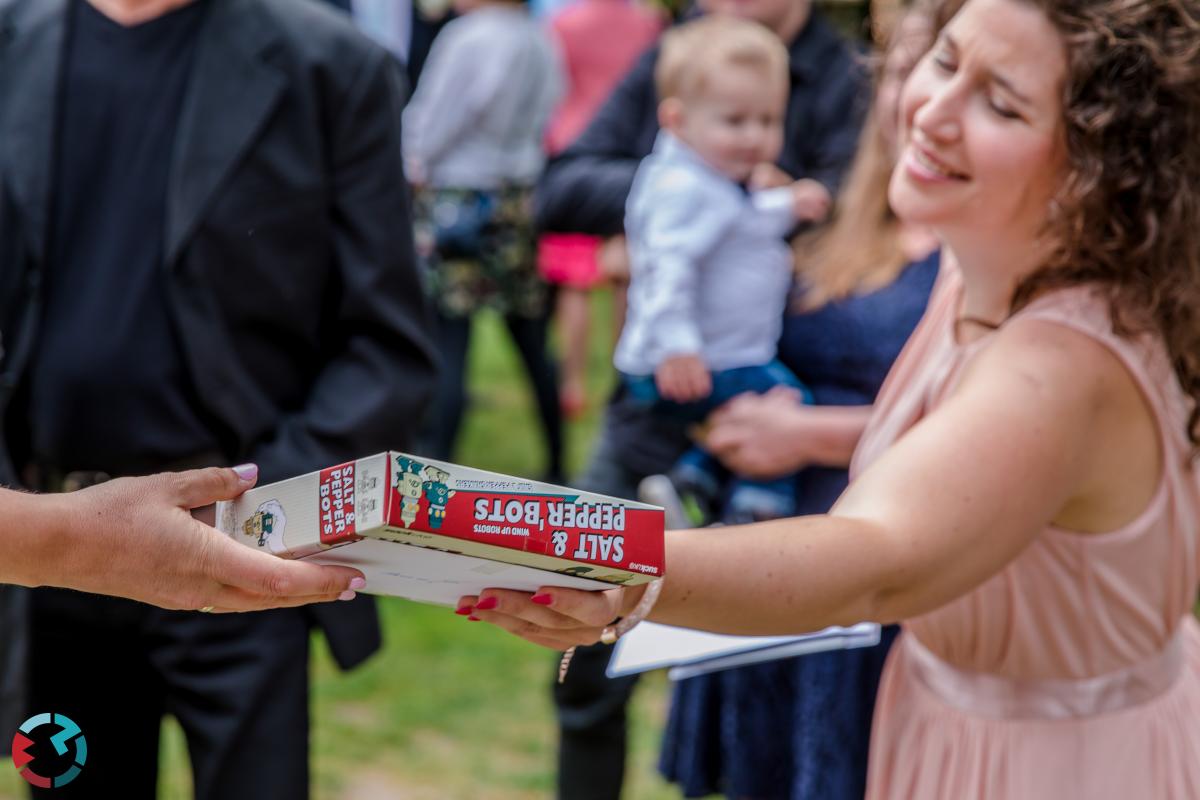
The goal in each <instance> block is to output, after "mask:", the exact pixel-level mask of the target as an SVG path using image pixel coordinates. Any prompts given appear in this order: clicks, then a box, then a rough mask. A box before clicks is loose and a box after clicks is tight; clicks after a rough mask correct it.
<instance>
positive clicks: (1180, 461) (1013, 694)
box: [851, 268, 1200, 800]
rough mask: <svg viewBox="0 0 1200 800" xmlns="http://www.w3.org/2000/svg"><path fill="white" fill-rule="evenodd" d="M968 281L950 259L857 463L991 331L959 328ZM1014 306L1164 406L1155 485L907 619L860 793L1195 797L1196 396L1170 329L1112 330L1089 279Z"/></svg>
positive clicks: (1021, 799) (1045, 537) (906, 424)
mask: <svg viewBox="0 0 1200 800" xmlns="http://www.w3.org/2000/svg"><path fill="white" fill-rule="evenodd" d="M961 291H962V284H961V276H960V275H959V273H958V272H957V270H956V269H954V268H946V269H945V271H944V272H943V274H942V276H941V277H940V278H939V285H938V287H937V289H935V292H934V296H933V299H932V300H931V302H930V306H929V309H928V311H927V313H926V316H925V318H924V319H923V320H922V322H921V325H920V326H919V327H918V328H917V331H916V332H915V333H914V334H913V338H912V339H911V340H910V341H909V343H908V345H907V347H906V348H905V350H904V352H903V353H902V354H901V356H900V358H899V360H898V361H897V362H896V365H895V367H894V368H893V370H892V372H891V374H890V375H889V377H888V381H887V382H886V383H885V384H884V386H883V389H882V390H881V392H880V395H879V399H878V401H877V403H876V414H875V417H874V419H873V420H872V423H871V425H870V426H869V427H868V429H867V431H866V433H865V434H864V436H863V439H862V441H861V443H860V445H859V449H858V452H857V453H856V454H855V459H854V463H853V464H852V465H851V473H852V474H857V473H858V472H861V471H862V470H863V469H864V468H865V467H866V466H867V465H868V464H870V463H871V462H872V461H874V460H875V459H876V458H877V457H878V456H879V455H880V454H881V453H882V452H883V451H884V450H885V449H887V447H888V446H889V445H890V444H891V443H892V442H894V441H896V439H898V438H899V437H900V436H901V435H902V434H903V433H904V432H905V431H906V430H908V429H909V428H911V427H912V426H913V425H914V424H915V423H916V422H917V421H918V420H919V419H921V417H922V416H923V415H924V414H926V413H928V411H929V409H932V408H936V407H937V405H938V404H939V403H940V402H942V400H943V399H944V398H945V397H946V396H947V395H948V393H949V392H950V391H951V390H952V389H953V387H954V386H955V384H956V382H957V381H958V379H959V376H960V375H961V373H962V368H963V366H964V365H965V364H966V363H967V362H968V361H969V360H970V359H971V357H972V356H973V355H974V354H975V353H977V352H979V350H980V349H982V348H984V347H986V346H987V344H988V342H989V341H991V337H990V336H988V337H984V338H982V339H980V340H977V341H975V342H972V343H970V344H966V345H960V344H958V343H957V342H956V341H955V338H954V319H955V317H956V315H957V313H958V309H959V305H960V299H961ZM1019 316H1022V317H1032V318H1036V319H1039V320H1046V321H1050V322H1053V323H1056V324H1060V325H1065V326H1067V327H1069V328H1071V329H1074V330H1076V331H1079V332H1082V333H1084V334H1086V335H1088V336H1091V337H1093V338H1094V339H1096V340H1097V341H1099V342H1101V343H1102V344H1104V345H1105V346H1106V347H1108V348H1109V349H1110V350H1111V351H1112V352H1113V353H1115V354H1116V355H1117V356H1118V357H1119V358H1120V359H1121V361H1122V362H1123V363H1124V365H1125V366H1126V368H1127V369H1128V370H1129V372H1130V373H1131V374H1132V375H1133V376H1134V378H1135V379H1136V380H1137V382H1138V384H1139V386H1140V387H1141V389H1142V392H1143V393H1144V395H1145V396H1146V397H1147V398H1148V399H1149V402H1150V404H1151V405H1152V407H1153V409H1154V412H1155V414H1156V415H1157V418H1158V423H1159V428H1160V431H1161V435H1162V442H1163V452H1164V454H1165V464H1164V466H1163V475H1162V483H1161V485H1160V486H1159V487H1158V489H1157V491H1156V493H1155V495H1154V498H1153V500H1152V501H1151V502H1150V504H1149V505H1148V506H1147V508H1146V509H1145V511H1143V512H1142V513H1141V515H1140V516H1138V518H1137V519H1135V520H1134V521H1133V522H1131V523H1129V524H1128V525H1126V526H1124V527H1122V528H1120V529H1119V530H1115V531H1111V532H1107V533H1101V534H1088V535H1081V534H1078V533H1073V532H1071V531H1067V530H1063V529H1060V528H1055V527H1048V528H1046V530H1045V531H1044V532H1043V533H1042V534H1041V535H1040V536H1038V537H1037V538H1036V539H1034V541H1033V542H1032V543H1031V544H1030V545H1029V546H1028V547H1027V548H1026V549H1025V550H1024V551H1023V552H1022V553H1021V554H1020V555H1019V556H1018V557H1017V558H1016V559H1015V560H1014V561H1013V562H1012V563H1010V564H1008V565H1007V566H1006V567H1005V568H1004V569H1003V570H1001V571H1000V572H999V573H998V574H997V575H995V576H993V577H992V578H991V579H989V580H988V581H986V582H985V583H984V584H983V585H981V586H979V587H977V588H976V589H974V590H972V591H971V592H969V593H968V594H966V595H965V596H963V597H960V598H958V599H956V600H954V601H953V602H951V603H949V604H948V605H946V606H943V607H942V608H939V609H937V610H935V611H933V612H930V613H927V614H925V615H923V616H920V617H917V618H914V619H910V620H907V621H905V623H904V625H903V632H902V633H901V635H900V637H899V638H898V639H897V641H896V644H895V645H894V646H893V648H892V651H891V654H890V655H889V658H888V663H887V666H886V667H885V669H884V673H883V678H882V680H881V685H880V689H879V699H878V701H877V705H876V710H875V720H874V727H873V729H872V738H871V756H870V767H869V772H868V788H867V797H868V799H869V800H885V798H886V799H887V800H901V798H903V800H910V799H914V798H915V799H916V800H966V799H967V798H971V799H972V800H978V799H983V798H986V799H987V800H1063V799H1064V798H1087V800H1110V799H1111V800H1142V798H1146V799H1147V800H1149V799H1150V798H1153V799H1154V800H1173V799H1175V798H1178V799H1179V800H1183V799H1184V798H1200V626H1197V624H1196V620H1195V618H1194V617H1193V616H1192V604H1193V603H1194V602H1195V600H1196V595H1197V581H1198V577H1197V575H1198V572H1200V564H1198V557H1197V545H1198V539H1200V482H1198V479H1197V475H1196V473H1195V472H1193V471H1192V470H1191V469H1189V468H1188V466H1187V463H1188V462H1187V459H1188V456H1189V454H1190V450H1191V445H1190V443H1189V441H1188V439H1187V437H1186V435H1185V433H1184V430H1185V422H1186V420H1187V416H1188V412H1189V408H1190V403H1189V401H1188V399H1187V398H1186V397H1185V395H1184V394H1183V392H1182V390H1181V389H1180V388H1179V384H1178V381H1177V380H1176V379H1175V375H1174V373H1173V371H1172V369H1171V366H1170V364H1169V361H1168V359H1167V356H1166V352H1165V349H1164V347H1163V345H1162V343H1161V341H1160V340H1158V339H1157V338H1153V337H1141V338H1139V339H1132V340H1130V339H1124V338H1121V337H1119V336H1117V335H1116V334H1114V333H1113V330H1112V325H1111V323H1110V321H1109V317H1108V312H1107V306H1106V304H1105V302H1104V301H1103V300H1102V299H1101V298H1100V297H1099V296H1098V295H1096V294H1095V293H1094V292H1092V291H1091V290H1089V289H1087V288H1072V289H1068V290H1062V291H1057V292H1054V293H1052V294H1049V295H1046V296H1044V297H1042V298H1040V299H1039V300H1037V301H1035V302H1034V303H1032V304H1031V305H1030V306H1028V307H1026V308H1025V309H1023V310H1022V311H1021V312H1019ZM980 457H981V458H986V454H980Z"/></svg>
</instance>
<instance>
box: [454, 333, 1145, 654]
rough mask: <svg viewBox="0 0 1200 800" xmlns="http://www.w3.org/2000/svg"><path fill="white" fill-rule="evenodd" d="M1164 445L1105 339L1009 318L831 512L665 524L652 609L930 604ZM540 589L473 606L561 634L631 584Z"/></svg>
mask: <svg viewBox="0 0 1200 800" xmlns="http://www.w3.org/2000/svg"><path fill="white" fill-rule="evenodd" d="M1158 447H1159V444H1158V439H1157V434H1156V432H1155V422H1154V417H1153V415H1152V412H1151V411H1150V410H1149V408H1148V406H1147V405H1146V402H1145V400H1144V399H1143V398H1142V397H1141V395H1140V393H1139V392H1138V389H1137V387H1136V385H1135V384H1134V381H1133V379H1132V377H1131V376H1130V375H1129V373H1128V372H1127V371H1126V370H1125V368H1124V367H1123V366H1122V365H1121V363H1120V362H1119V361H1118V360H1117V358H1116V357H1115V356H1114V355H1113V354H1112V353H1111V352H1110V351H1108V350H1107V349H1105V348H1104V347H1103V346H1102V345H1100V344H1098V343H1096V342H1095V341H1093V340H1092V339H1089V338H1087V337H1086V336H1084V335H1082V334H1079V333H1075V332H1073V331H1071V330H1068V329H1066V328H1063V327H1060V326H1057V325H1053V324H1049V323H1044V322H1037V321H1023V320H1018V321H1014V323H1013V324H1011V325H1009V326H1006V328H1005V329H1004V331H1002V332H1001V333H1000V334H999V335H997V337H996V339H995V341H994V342H992V343H991V345H990V346H989V347H988V348H986V349H985V350H984V351H983V352H981V353H980V355H979V356H978V357H977V358H976V359H975V362H974V363H972V364H971V365H970V366H969V368H968V370H967V373H966V375H965V376H964V378H963V380H962V382H961V383H960V385H959V387H958V388H957V390H956V391H955V392H954V394H953V396H952V397H950V398H949V399H947V400H946V401H945V402H944V403H943V404H942V405H941V406H940V407H938V408H937V409H936V410H935V411H934V412H933V413H932V414H930V415H929V416H928V417H926V418H925V419H924V420H923V421H922V422H920V423H918V424H917V425H916V426H915V427H914V428H913V429H911V430H910V431H909V432H908V433H907V434H906V435H905V436H903V437H902V438H901V439H900V440H899V441H898V442H896V444H895V445H893V446H892V448H891V449H890V450H889V451H888V452H887V453H885V454H884V455H883V456H882V457H881V458H880V459H879V460H878V461H877V462H876V463H874V464H873V465H872V466H871V467H870V468H869V469H867V470H866V472H864V474H863V475H861V476H860V477H859V478H858V479H857V480H856V481H855V482H854V483H853V484H852V485H851V487H850V488H849V489H848V490H847V491H846V493H845V494H844V495H843V497H842V498H841V500H839V501H838V503H837V505H836V506H835V507H834V509H833V511H832V513H831V514H830V515H828V516H821V517H806V518H799V519H789V520H777V521H773V522H767V523H761V524H758V525H753V526H746V527H741V528H721V529H707V530H699V531H679V532H669V533H668V538H667V551H668V552H667V575H668V577H667V579H666V581H665V583H664V586H663V592H662V596H661V597H660V599H659V601H658V605H657V606H656V607H655V609H654V612H653V613H652V614H651V618H652V619H655V620H657V621H660V622H666V623H670V624H673V625H681V626H687V627H696V628H703V629H706V630H713V631H718V632H726V633H741V634H769V633H793V632H801V631H811V630H817V629H820V628H823V627H825V626H828V625H834V624H850V623H855V622H859V621H861V620H877V621H881V622H890V621H895V620H902V619H905V618H909V617H912V616H915V615H918V614H921V613H923V612H926V611H930V610H932V609H935V608H937V607H939V606H941V605H943V604H945V603H946V602H948V601H950V600H951V599H953V598H955V597H957V596H959V595H961V594H963V593H964V592H966V591H968V590H970V589H972V588H973V587H975V586H977V585H979V584H980V583H982V582H983V581H985V580H987V579H988V578H989V577H990V576H992V575H993V574H995V573H996V572H997V571H999V570H1000V569H1001V568H1002V567H1003V566H1004V565H1005V564H1007V563H1008V562H1009V561H1011V560H1012V559H1013V558H1015V557H1016V555H1017V554H1018V553H1019V552H1020V551H1021V550H1022V549H1023V548H1024V547H1025V546H1026V545H1027V544H1028V543H1029V541H1030V540H1031V539H1032V538H1033V537H1034V536H1036V535H1037V534H1038V533H1039V532H1040V531H1041V530H1042V529H1043V528H1044V527H1045V526H1046V525H1047V524H1048V523H1050V522H1052V521H1054V522H1057V523H1059V524H1064V525H1068V526H1070V527H1073V528H1076V529H1078V530H1081V531H1084V532H1086V531H1101V530H1107V529H1111V528H1115V527H1118V526H1119V525H1121V524H1124V523H1125V522H1127V521H1129V520H1130V519H1132V518H1133V517H1134V516H1136V514H1137V513H1138V512H1140V511H1141V510H1142V508H1144V507H1145V505H1146V504H1147V503H1148V502H1149V500H1150V498H1151V496H1152V494H1153V489H1154V487H1155V485H1156V484H1157V481H1158V480H1159V476H1158V470H1159V469H1160V461H1159V460H1158V459H1161V454H1160V453H1159V451H1158ZM544 594H547V595H549V596H550V598H551V601H552V602H551V603H550V604H549V606H537V605H533V604H530V603H529V602H528V599H527V595H523V594H521V593H516V592H499V591H495V590H488V591H487V592H486V593H485V595H495V596H496V597H497V605H496V607H495V608H494V609H493V610H490V611H489V610H482V611H480V612H477V613H478V614H479V616H481V617H482V618H483V619H486V620H489V621H492V622H495V623H496V624H499V625H501V626H502V627H506V628H508V629H510V630H513V631H514V632H516V633H518V634H520V635H523V636H525V637H526V638H528V639H530V640H532V641H535V642H538V643H540V644H545V645H547V646H551V647H560V648H561V647H564V646H569V645H570V644H574V643H577V642H578V641H581V640H583V641H594V640H595V638H596V637H598V636H599V632H600V629H601V627H602V626H603V625H606V624H608V622H610V621H611V619H612V617H613V616H615V615H616V614H619V613H621V612H622V611H628V609H629V608H630V607H631V606H632V603H633V602H635V601H636V596H635V595H636V594H637V593H636V592H632V591H630V592H621V591H617V592H610V593H604V594H603V595H589V594H588V593H585V592H570V591H566V590H562V589H547V590H545V592H544ZM464 600H465V601H469V602H472V603H474V602H475V599H474V598H464ZM489 605H490V604H489Z"/></svg>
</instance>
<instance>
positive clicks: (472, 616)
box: [467, 614, 479, 622]
mask: <svg viewBox="0 0 1200 800" xmlns="http://www.w3.org/2000/svg"><path fill="white" fill-rule="evenodd" d="M467 619H468V620H470V621H471V622H479V617H477V616H475V615H474V614H472V615H471V616H469V617H467Z"/></svg>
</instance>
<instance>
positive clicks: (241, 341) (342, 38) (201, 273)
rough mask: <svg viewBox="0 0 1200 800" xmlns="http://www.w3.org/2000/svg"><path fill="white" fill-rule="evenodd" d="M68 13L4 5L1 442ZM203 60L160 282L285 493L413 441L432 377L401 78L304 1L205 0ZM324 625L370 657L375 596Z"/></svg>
mask: <svg viewBox="0 0 1200 800" xmlns="http://www.w3.org/2000/svg"><path fill="white" fill-rule="evenodd" d="M66 3H67V0H0V348H2V350H0V422H3V424H4V430H11V429H12V420H11V419H10V417H12V416H13V415H12V413H11V411H12V402H11V401H12V395H13V392H14V388H15V387H16V386H17V385H18V383H19V381H20V380H21V378H22V376H23V374H24V373H25V371H26V369H27V368H28V366H29V365H28V359H29V353H30V350H31V347H32V345H33V342H34V341H35V339H36V337H37V336H38V333H39V330H40V329H41V326H42V325H43V324H46V323H47V322H50V321H46V320H43V319H42V318H41V306H42V302H41V301H42V297H41V283H42V274H43V270H44V269H45V262H44V259H45V254H46V251H47V236H48V235H49V232H48V219H49V202H50V185H51V184H50V172H51V169H52V163H51V154H52V151H53V144H54V141H55V133H56V132H55V119H56V107H55V106H56V103H55V101H54V98H55V97H56V95H57V87H58V75H59V65H60V63H61V51H62V46H63V34H64V27H65V25H64V21H65V9H66ZM195 59H196V60H195V63H194V67H193V71H192V75H191V78H190V83H189V86H188V89H187V95H186V98H185V100H184V104H183V110H182V115H181V119H180V122H179V127H178V133H177V138H176V142H175V146H174V154H173V158H172V162H171V165H170V177H169V180H168V190H167V197H166V231H165V240H166V252H165V262H164V264H163V269H165V270H166V271H167V273H168V285H169V302H170V312H171V316H172V319H173V322H174V324H175V325H176V326H177V328H178V330H179V332H180V339H181V341H182V347H183V350H184V353H183V357H184V360H185V362H186V366H187V368H188V369H189V370H190V374H191V375H192V376H193V377H194V379H195V380H196V382H197V384H198V385H199V386H200V387H201V395H202V397H201V401H202V402H203V404H204V405H205V407H206V408H205V410H206V411H207V412H208V414H209V416H210V417H211V419H212V420H213V425H214V426H215V428H216V429H217V430H216V432H217V434H218V437H219V439H220V440H221V441H222V442H223V443H224V449H225V450H226V453H225V455H226V456H227V457H228V458H229V459H230V460H231V461H238V460H253V461H255V462H257V463H258V464H259V465H260V468H261V470H262V480H263V481H272V480H278V479H280V478H284V477H287V476H290V475H295V474H298V473H303V472H308V471H311V470H314V469H318V468H320V467H323V466H328V465H330V464H333V463H338V462H341V461H345V460H349V459H353V458H357V457H359V456H363V455H366V454H368V453H372V452H376V451H380V450H384V449H386V448H389V447H404V446H405V445H406V444H407V443H408V442H409V441H410V438H411V436H412V435H413V434H414V433H415V430H416V425H417V423H418V421H419V418H420V415H421V412H422V411H423V409H424V406H425V403H426V400H427V398H428V396H429V393H430V391H431V389H432V385H433V378H434V369H435V365H434V356H433V348H432V344H431V340H430V337H429V335H428V331H429V326H430V324H431V322H430V318H429V316H428V310H427V308H426V305H425V302H424V299H423V295H422V291H421V287H420V285H419V282H418V276H417V272H416V267H415V256H414V253H413V245H412V232H411V214H410V207H409V195H408V187H407V184H406V182H405V179H404V172H403V168H402V159H401V150H400V116H401V108H402V106H403V103H404V100H405V87H404V79H403V77H402V75H401V73H400V70H399V67H398V65H397V64H396V62H395V60H394V59H392V58H391V57H390V56H389V54H388V53H387V52H386V51H385V50H384V49H383V48H382V47H379V46H377V45H375V44H373V43H372V42H370V41H369V40H368V39H367V38H366V37H365V36H363V35H361V34H360V33H358V32H357V31H356V30H355V29H354V27H353V25H352V23H351V21H350V20H349V18H347V17H346V16H345V15H343V14H341V13H339V12H337V11H334V10H330V9H329V8H327V7H325V6H323V5H321V4H318V3H315V2H310V1H309V0H211V8H210V9H209V12H208V14H207V15H206V17H205V22H204V28H203V30H202V32H201V34H200V40H199V42H198V46H197V50H196V56H195ZM11 443H12V442H11V439H10V437H8V436H0V482H3V483H5V484H9V485H15V484H17V483H18V477H17V474H16V469H15V468H16V467H19V464H15V463H14V462H15V461H18V460H20V458H19V457H14V453H13V452H12V450H11V447H10V445H11ZM312 612H313V613H314V614H315V615H316V616H317V618H318V619H319V620H320V621H321V622H322V623H323V627H324V628H325V631H326V634H327V638H328V639H329V641H330V645H331V647H332V649H333V651H334V655H335V657H337V659H338V661H339V662H341V663H342V664H343V666H348V665H352V664H354V663H356V662H358V661H360V660H362V659H363V658H365V657H366V656H367V655H369V654H370V653H371V652H372V651H373V650H374V649H375V648H377V647H378V645H379V633H378V625H377V620H376V618H375V611H374V606H373V605H372V604H371V603H370V602H369V601H367V602H364V603H361V604H357V603H351V604H333V605H330V606H321V607H313V609H312ZM2 613H3V609H0V615H2ZM6 635H7V633H6ZM3 638H4V637H0V639H3ZM2 646H3V645H0V647H2ZM6 655H7V654H6V653H4V652H0V667H2V666H3V664H4V662H5V659H6Z"/></svg>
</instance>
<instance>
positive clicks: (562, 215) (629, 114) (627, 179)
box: [534, 48, 658, 237]
mask: <svg viewBox="0 0 1200 800" xmlns="http://www.w3.org/2000/svg"><path fill="white" fill-rule="evenodd" d="M657 58H658V48H652V49H651V50H648V51H647V52H646V53H644V54H643V55H642V56H641V57H640V58H639V59H638V60H637V62H635V63H634V65H633V67H632V69H630V71H629V72H628V73H627V74H626V75H625V77H624V78H622V79H621V82H620V83H619V84H617V87H616V88H615V89H614V90H613V92H612V94H611V95H609V97H608V99H607V100H606V101H605V102H604V104H603V105H602V106H601V107H600V110H599V111H598V112H597V113H596V116H595V117H593V118H592V121H591V123H589V124H588V126H587V128H585V129H584V131H583V133H581V134H580V135H579V138H577V139H576V140H575V141H574V142H573V143H572V144H571V146H570V147H568V148H567V149H566V150H564V151H563V152H562V153H560V154H559V155H558V156H556V157H554V158H552V159H551V160H550V162H549V163H548V164H547V165H546V171H545V173H544V174H543V175H542V178H541V180H540V181H539V182H538V186H537V192H536V194H535V197H534V203H535V208H534V214H535V217H536V221H537V225H538V227H539V228H540V229H542V230H545V231H553V232H559V233H587V234H591V235H593V236H602V237H610V236H616V235H618V234H620V233H622V232H623V231H624V221H625V201H626V198H628V196H629V189H630V187H631V186H632V185H633V174H634V172H636V171H637V168H638V163H639V162H640V161H641V160H642V158H644V157H645V156H646V155H647V154H649V152H650V149H651V147H652V146H653V144H654V136H655V134H656V133H657V131H658V97H657V94H656V92H655V89H654V64H655V62H656V61H657Z"/></svg>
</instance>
